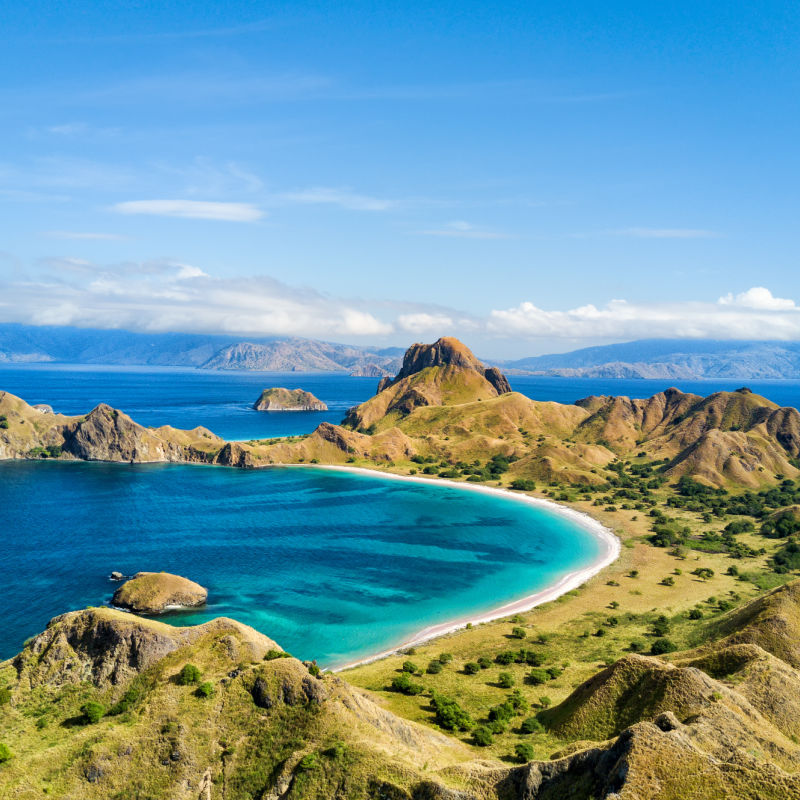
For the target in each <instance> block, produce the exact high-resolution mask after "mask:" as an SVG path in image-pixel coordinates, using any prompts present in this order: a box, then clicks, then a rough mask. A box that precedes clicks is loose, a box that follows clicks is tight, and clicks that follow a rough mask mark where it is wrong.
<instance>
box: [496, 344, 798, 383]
mask: <svg viewBox="0 0 800 800" xmlns="http://www.w3.org/2000/svg"><path fill="white" fill-rule="evenodd" d="M502 366H503V367H504V368H505V370H506V371H507V372H509V373H510V374H517V375H553V376H560V377H574V378H665V379H671V378H681V379H699V378H731V379H739V378H741V379H752V380H755V379H772V378H778V379H781V378H783V379H789V378H793V379H800V342H757V341H717V340H710V339H704V340H687V339H641V340H639V341H635V342H626V343H624V344H611V345H605V346H603V347H585V348H583V349H581V350H573V351H572V352H569V353H558V354H555V355H545V356H534V357H532V358H522V359H518V360H516V361H505V362H503V363H502Z"/></svg>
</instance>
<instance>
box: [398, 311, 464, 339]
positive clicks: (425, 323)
mask: <svg viewBox="0 0 800 800" xmlns="http://www.w3.org/2000/svg"><path fill="white" fill-rule="evenodd" d="M397 325H398V327H399V328H400V329H401V330H404V331H408V332H409V333H414V334H423V333H429V332H431V331H449V330H452V328H453V319H452V318H451V317H448V316H446V315H445V314H429V313H426V312H418V313H416V314H401V315H400V316H399V317H398V318H397Z"/></svg>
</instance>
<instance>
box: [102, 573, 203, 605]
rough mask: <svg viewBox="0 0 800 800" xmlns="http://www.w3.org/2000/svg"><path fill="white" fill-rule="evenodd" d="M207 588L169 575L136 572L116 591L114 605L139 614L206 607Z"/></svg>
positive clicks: (186, 579)
mask: <svg viewBox="0 0 800 800" xmlns="http://www.w3.org/2000/svg"><path fill="white" fill-rule="evenodd" d="M207 599H208V589H206V588H205V587H203V586H201V585H200V584H199V583H195V582H194V581H190V580H189V579H188V578H182V577H181V576H180V575H172V574H170V573H169V572H137V573H136V575H134V576H133V577H132V578H131V579H130V580H129V581H126V582H125V583H123V584H122V586H120V587H119V589H117V591H116V592H114V597H113V599H112V601H111V602H112V603H113V604H114V605H115V606H118V607H119V608H126V609H128V610H129V611H134V612H135V613H137V614H163V613H164V612H165V611H169V610H170V609H176V608H195V607H196V606H202V605H205V602H206V600H207Z"/></svg>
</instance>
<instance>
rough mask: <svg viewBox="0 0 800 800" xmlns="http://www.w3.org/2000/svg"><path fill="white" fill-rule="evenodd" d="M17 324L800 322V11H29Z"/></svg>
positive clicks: (14, 86) (1, 221)
mask: <svg viewBox="0 0 800 800" xmlns="http://www.w3.org/2000/svg"><path fill="white" fill-rule="evenodd" d="M0 30H2V42H3V46H2V48H0V108H2V112H0V113H2V125H0V233H1V234H2V238H0V282H2V285H0V320H5V321H9V320H14V321H24V322H33V323H37V324H41V323H59V324H77V325H91V326H100V327H115V326H119V327H133V328H138V329H144V330H208V331H231V332H235V333H237V334H239V333H241V334H242V335H243V336H247V335H255V334H261V335H264V334H271V333H275V334H280V335H283V334H290V335H308V336H315V337H320V338H326V339H331V340H335V341H351V342H367V341H368V342H377V343H384V342H385V343H391V344H400V345H404V344H407V343H408V342H410V341H412V340H428V339H431V338H435V337H436V336H438V335H442V334H455V335H459V336H461V337H462V338H464V339H465V340H466V341H467V342H468V343H470V344H472V345H474V347H475V348H476V349H478V350H479V351H480V352H481V353H482V354H486V355H491V356H503V355H508V356H523V355H532V354H535V353H541V352H549V351H557V350H567V349H571V348H573V347H577V346H583V345H587V344H594V343H602V342H608V341H620V340H625V339H632V338H640V337H644V336H650V335H655V336H692V337H697V336H715V337H721V338H742V337H743V336H753V337H755V338H790V339H797V338H800V308H798V304H797V303H796V302H795V299H797V300H798V301H800V285H799V284H800V280H799V279H798V274H799V273H800V270H798V255H799V254H800V243H799V241H798V228H799V227H800V226H799V225H798V222H800V219H798V217H799V216H800V215H799V212H800V197H799V195H798V185H800V181H799V180H798V179H800V147H798V144H797V143H798V141H800V104H799V102H798V98H800V70H798V69H797V64H798V57H799V56H800V6H798V5H797V3H794V2H761V3H758V4H753V3H742V2H729V3H724V4H723V3H719V2H713V3H708V2H673V3H663V4H654V3H646V4H645V3H633V2H624V3H623V2H609V1H608V0H606V2H565V3H539V2H527V3H504V4H494V3H476V2H461V3H449V2H440V3H435V4H421V3H415V2H409V3H405V4H393V7H389V4H376V3H360V2H351V3H348V4H338V3H331V2H318V3H303V2H295V3H291V4H289V3H286V4H281V3H269V4H265V3H260V4H256V3H237V2H230V3H225V4H221V3H204V2H196V3H192V4H187V3H174V2H158V3H155V2H127V3H110V2H104V3H99V2H98V3H76V2H59V3H53V2H46V3H44V2H29V3H26V4H22V3H17V4H9V3H7V4H4V6H3V9H2V11H0Z"/></svg>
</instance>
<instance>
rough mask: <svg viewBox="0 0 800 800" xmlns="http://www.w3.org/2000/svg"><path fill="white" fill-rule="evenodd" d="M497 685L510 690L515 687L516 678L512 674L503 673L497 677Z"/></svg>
mask: <svg viewBox="0 0 800 800" xmlns="http://www.w3.org/2000/svg"><path fill="white" fill-rule="evenodd" d="M497 683H498V685H499V686H500V688H501V689H510V688H511V687H512V686H513V685H514V676H513V675H512V674H511V673H510V672H501V673H500V674H499V675H498V676H497Z"/></svg>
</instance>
